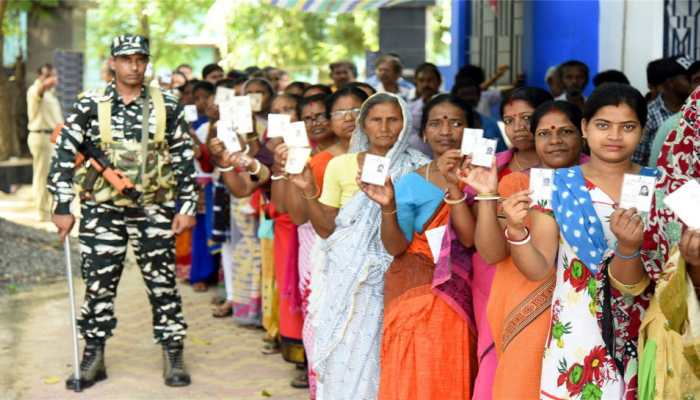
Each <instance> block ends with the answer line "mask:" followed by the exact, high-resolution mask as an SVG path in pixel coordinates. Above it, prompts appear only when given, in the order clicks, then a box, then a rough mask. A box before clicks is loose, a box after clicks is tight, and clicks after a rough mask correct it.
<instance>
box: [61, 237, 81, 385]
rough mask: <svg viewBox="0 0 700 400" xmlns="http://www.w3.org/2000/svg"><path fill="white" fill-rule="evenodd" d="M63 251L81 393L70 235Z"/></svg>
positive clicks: (75, 359)
mask: <svg viewBox="0 0 700 400" xmlns="http://www.w3.org/2000/svg"><path fill="white" fill-rule="evenodd" d="M63 251H64V253H65V254H66V277H67V278H68V297H69V298H70V323H71V331H72V332H73V369H74V372H73V376H74V377H75V387H74V388H73V389H74V390H75V391H76V392H81V391H82V389H81V387H80V361H79V359H78V358H79V357H78V351H80V347H79V344H78V326H77V324H76V316H75V289H74V288H73V265H72V264H71V259H70V240H69V238H68V235H66V239H65V241H64V242H63Z"/></svg>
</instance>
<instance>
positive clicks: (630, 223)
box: [610, 208, 644, 255]
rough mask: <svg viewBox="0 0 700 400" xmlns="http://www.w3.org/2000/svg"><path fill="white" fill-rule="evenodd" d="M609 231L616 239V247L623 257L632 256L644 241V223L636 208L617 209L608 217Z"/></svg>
mask: <svg viewBox="0 0 700 400" xmlns="http://www.w3.org/2000/svg"><path fill="white" fill-rule="evenodd" d="M610 230H611V231H612V233H613V234H614V235H615V237H616V238H617V247H618V249H620V250H621V251H622V252H623V253H624V254H625V255H629V254H632V253H634V252H636V251H637V250H639V248H640V247H642V242H643V241H644V221H642V217H641V216H640V215H639V214H637V209H636V208H630V209H628V210H625V209H623V208H618V209H616V210H615V211H613V213H612V215H610Z"/></svg>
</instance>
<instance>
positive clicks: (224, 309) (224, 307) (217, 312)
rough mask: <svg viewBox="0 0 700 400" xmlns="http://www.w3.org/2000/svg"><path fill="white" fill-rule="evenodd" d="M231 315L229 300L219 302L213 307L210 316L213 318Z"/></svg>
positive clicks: (231, 307)
mask: <svg viewBox="0 0 700 400" xmlns="http://www.w3.org/2000/svg"><path fill="white" fill-rule="evenodd" d="M231 315H233V305H232V304H231V303H229V302H226V303H224V304H221V305H220V306H219V307H216V308H215V309H214V312H212V313H211V316H212V317H214V318H226V317H230V316H231Z"/></svg>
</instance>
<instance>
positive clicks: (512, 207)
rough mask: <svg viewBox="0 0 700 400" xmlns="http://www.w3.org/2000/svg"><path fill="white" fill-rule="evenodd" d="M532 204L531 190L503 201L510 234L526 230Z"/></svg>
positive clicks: (518, 193) (523, 191)
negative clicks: (526, 221)
mask: <svg viewBox="0 0 700 400" xmlns="http://www.w3.org/2000/svg"><path fill="white" fill-rule="evenodd" d="M531 202H532V199H530V190H522V191H520V192H517V193H515V194H513V195H512V196H510V197H509V198H507V199H506V200H505V201H503V205H502V206H503V214H505V216H506V225H507V226H508V230H509V234H511V233H516V232H523V231H524V230H525V220H526V219H527V215H528V212H529V210H530V203H531Z"/></svg>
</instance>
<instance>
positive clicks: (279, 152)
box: [273, 139, 289, 170]
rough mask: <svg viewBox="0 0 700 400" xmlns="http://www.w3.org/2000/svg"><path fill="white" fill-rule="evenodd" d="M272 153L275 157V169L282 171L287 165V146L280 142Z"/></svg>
mask: <svg viewBox="0 0 700 400" xmlns="http://www.w3.org/2000/svg"><path fill="white" fill-rule="evenodd" d="M273 140H274V139H273ZM273 152H274V156H275V167H276V168H279V169H280V170H284V167H285V165H286V164H287V155H288V154H289V147H287V145H286V144H284V143H283V142H282V143H279V144H277V145H276V146H275V148H274V149H273Z"/></svg>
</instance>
